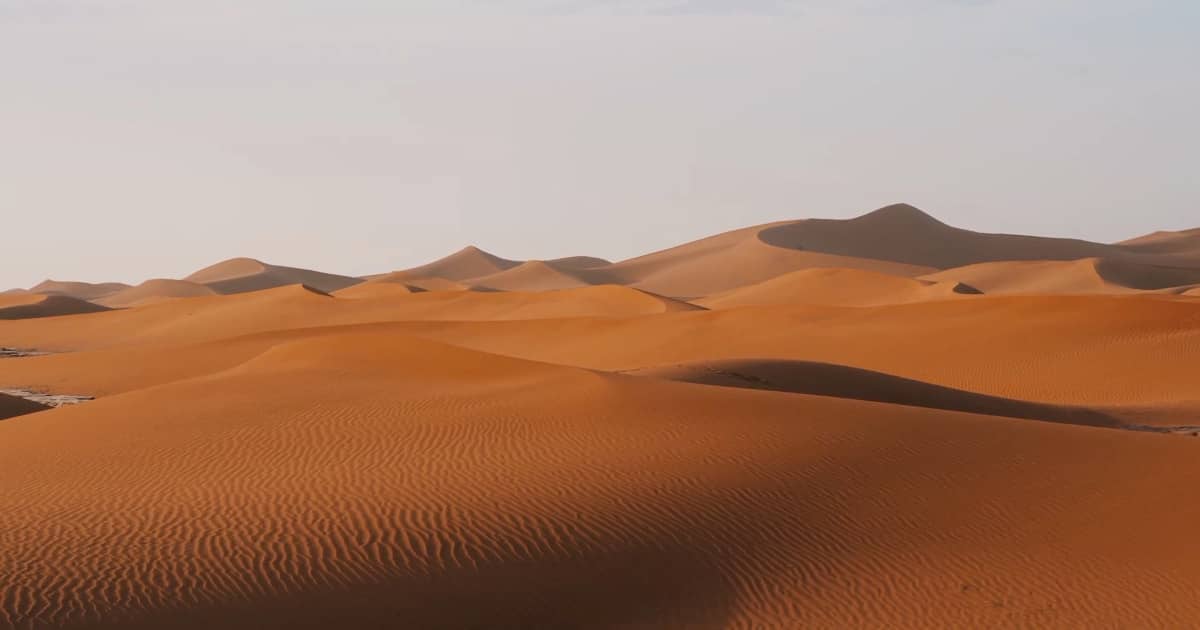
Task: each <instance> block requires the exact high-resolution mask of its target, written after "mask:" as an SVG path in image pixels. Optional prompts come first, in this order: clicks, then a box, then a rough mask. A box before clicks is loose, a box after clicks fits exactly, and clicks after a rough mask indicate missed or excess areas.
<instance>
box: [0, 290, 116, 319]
mask: <svg viewBox="0 0 1200 630" xmlns="http://www.w3.org/2000/svg"><path fill="white" fill-rule="evenodd" d="M107 310H109V309H108V308H107V307H104V306H100V305H99V304H93V303H92V302H85V301H84V300H80V299H77V298H73V297H68V296H65V295H39V294H32V295H18V296H16V297H15V299H14V298H11V297H10V298H9V299H0V319H8V320H11V319H37V318H41V317H62V316H65V315H79V314H83V313H98V312H101V311H107Z"/></svg>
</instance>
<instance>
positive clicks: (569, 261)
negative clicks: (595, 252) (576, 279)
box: [546, 256, 612, 269]
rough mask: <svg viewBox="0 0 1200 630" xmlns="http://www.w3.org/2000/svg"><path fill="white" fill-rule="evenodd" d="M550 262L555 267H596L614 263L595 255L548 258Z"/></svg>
mask: <svg viewBox="0 0 1200 630" xmlns="http://www.w3.org/2000/svg"><path fill="white" fill-rule="evenodd" d="M546 262H547V263H548V264H550V265H551V266H553V267H558V268H562V267H566V268H569V269H595V268H597V267H607V266H608V265H611V264H612V261H610V260H605V259H603V258H596V257H595V256H568V257H566V258H555V259H553V260H547V261H546Z"/></svg>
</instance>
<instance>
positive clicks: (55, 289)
mask: <svg viewBox="0 0 1200 630" xmlns="http://www.w3.org/2000/svg"><path fill="white" fill-rule="evenodd" d="M128 288H129V285H127V284H122V283H120V282H104V283H101V284H91V283H88V282H60V281H58V280H45V281H43V282H41V283H40V284H38V285H37V286H35V287H33V288H32V289H30V290H29V291H30V292H31V293H40V294H42V295H65V296H67V297H73V298H75V299H77V300H96V299H99V298H103V297H107V296H110V295H112V294H114V293H117V292H118V291H123V290H125V289H128Z"/></svg>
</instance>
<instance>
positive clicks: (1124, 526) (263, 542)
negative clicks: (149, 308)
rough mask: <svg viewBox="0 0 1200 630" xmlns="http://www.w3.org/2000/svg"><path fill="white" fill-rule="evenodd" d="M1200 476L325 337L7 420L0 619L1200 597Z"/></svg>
mask: <svg viewBox="0 0 1200 630" xmlns="http://www.w3.org/2000/svg"><path fill="white" fill-rule="evenodd" d="M283 389H286V390H287V391H289V392H290V395H288V396H278V395H275V393H276V392H278V391H281V390H283ZM213 391H220V392H222V396H220V397H214V396H211V395H210V394H211V392H213ZM547 391H553V392H554V396H552V397H548V396H546V392H547ZM180 400H188V401H191V404H189V405H186V406H182V407H181V406H179V404H178V401H180ZM749 408H752V409H754V410H755V413H753V414H745V413H744V410H745V409H749ZM50 450H53V451H55V452H57V453H59V456H58V457H54V458H45V457H42V456H40V455H39V453H44V452H47V451H50ZM1114 460H1116V461H1121V462H1123V463H1125V465H1127V466H1129V467H1131V468H1135V469H1136V470H1138V474H1137V475H1129V474H1126V470H1125V469H1123V468H1122V467H1118V466H1104V467H1095V466H1092V465H1091V464H1090V463H1091V462H1095V461H1114ZM1198 482H1200V467H1198V466H1197V465H1196V459H1195V457H1194V445H1193V444H1191V443H1189V442H1187V441H1184V440H1178V439H1172V438H1168V437H1164V436H1151V435H1140V434H1129V433H1125V432H1116V431H1107V430H1095V429H1088V428H1080V427H1067V426H1060V425H1053V424H1044V423H1029V422H1021V421H1018V422H1013V421H1010V420H1004V419H996V418H988V417H981V416H975V415H971V414H962V413H953V412H945V411H935V410H927V409H921V410H916V409H912V408H906V407H896V406H889V405H881V404H877V403H864V402H859V401H847V400H837V399H830V398H819V397H810V396H803V395H796V394H779V393H774V392H760V391H744V390H736V389H728V388H708V387H702V386H695V385H689V384H681V383H667V382H661V381H652V380H648V379H640V378H632V377H626V378H622V377H616V376H605V375H600V374H594V373H589V372H586V371H581V370H574V369H569V368H562V367H556V366H550V365H544V364H536V363H528V362H524V361H518V360H513V359H508V358H504V357H496V356H492V355H485V354H481V353H477V352H470V351H466V350H461V349H455V348H452V347H449V346H444V345H440V344H432V343H429V342H422V341H420V340H415V339H412V338H407V337H404V336H397V335H394V334H384V335H380V334H376V333H369V332H368V333H361V334H359V333H347V334H341V335H330V336H322V337H314V338H311V339H307V340H300V341H295V342H289V343H285V344H282V345H279V346H276V347H274V348H273V349H271V350H268V351H266V352H264V353H262V354H260V355H259V356H258V357H256V358H253V359H251V360H249V361H247V362H245V363H243V364H242V365H241V366H239V367H236V368H233V369H229V370H225V371H223V372H218V373H215V374H212V375H210V376H207V377H201V378H197V379H193V380H188V381H181V382H178V383H174V384H169V385H163V386H160V387H155V388H149V389H145V390H140V391H136V392H130V393H128V394H124V395H121V396H114V397H111V398H108V399H105V400H98V401H95V402H92V403H88V404H87V405H83V406H79V407H75V408H70V409H59V410H55V411H52V412H47V413H44V414H37V415H34V416H25V417H21V418H16V419H12V420H9V421H7V422H4V423H2V424H0V497H3V500H4V501H5V505H6V506H9V508H10V509H7V510H5V511H4V512H3V513H2V514H0V545H2V546H3V547H4V548H5V549H6V551H7V553H5V554H3V555H0V572H2V573H3V574H5V575H7V576H10V579H7V580H5V581H3V582H2V583H0V611H3V613H0V614H2V615H3V617H0V623H4V624H7V625H15V626H22V625H38V626H69V625H94V626H100V627H105V626H107V627H124V628H129V627H147V628H149V627H164V626H170V627H181V628H189V627H195V628H200V627H215V626H220V627H263V626H275V627H283V626H286V627H327V626H328V625H329V624H337V625H343V626H346V625H349V626H359V627H363V626H379V625H390V624H393V623H395V620H396V619H403V620H404V623H405V624H407V625H414V626H420V627H465V626H474V627H479V626H489V627H518V626H524V627H531V626H539V627H564V626H566V627H579V626H585V627H612V626H624V627H629V626H635V627H732V628H741V627H745V628H749V627H761V626H763V625H768V626H793V627H795V626H810V627H811V626H822V627H835V626H836V627H846V626H876V627H879V626H888V627H929V626H930V625H942V626H960V627H961V626H980V625H989V626H996V625H1030V624H1035V625H1057V626H1064V625H1066V626H1088V625H1092V626H1094V625H1126V624H1129V623H1139V624H1152V625H1186V624H1187V623H1188V621H1189V620H1191V619H1192V615H1193V607H1192V605H1191V603H1192V601H1194V599H1195V597H1196V596H1197V595H1198V594H1200V593H1198V591H1197V587H1196V586H1195V585H1196V584H1197V583H1200V582H1198V581H1197V579H1196V578H1197V577H1200V576H1197V568H1196V567H1197V566H1200V562H1197V561H1198V560H1200V551H1197V550H1196V548H1195V547H1194V546H1187V545H1184V546H1180V545H1178V544H1176V543H1177V542H1178V541H1181V540H1185V539H1187V537H1189V536H1190V535H1191V530H1192V526H1193V524H1194V522H1195V520H1196V519H1197V518H1200V508H1198V507H1196V506H1197V505H1200V502H1197V501H1193V500H1188V499H1189V498H1192V497H1193V495H1194V494H1195V492H1196V490H1195V488H1196V487H1198ZM61 514H71V515H72V516H71V518H70V519H62V518H61V517H60V515H61ZM1145 514H1156V515H1159V517H1158V518H1156V525H1155V530H1156V535H1155V536H1154V537H1153V538H1151V539H1146V538H1140V539H1139V538H1131V537H1129V536H1128V535H1126V532H1128V531H1130V530H1131V529H1134V528H1136V527H1137V525H1138V524H1139V523H1141V522H1143V521H1142V519H1143V518H1144V515H1145ZM194 577H198V578H199V579H194Z"/></svg>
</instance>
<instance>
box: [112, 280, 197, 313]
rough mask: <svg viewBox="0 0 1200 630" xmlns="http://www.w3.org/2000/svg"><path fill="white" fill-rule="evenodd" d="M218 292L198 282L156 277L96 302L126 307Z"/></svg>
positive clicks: (114, 306) (115, 306) (113, 306)
mask: <svg viewBox="0 0 1200 630" xmlns="http://www.w3.org/2000/svg"><path fill="white" fill-rule="evenodd" d="M216 294H217V292H216V291H214V290H213V289H211V288H209V287H208V286H206V285H203V284H200V283H197V282H190V281H187V280H167V279H155V280H147V281H145V282H143V283H141V284H139V285H137V286H136V287H130V288H128V289H124V290H121V291H118V292H116V293H114V294H112V295H110V296H107V297H104V298H101V299H98V300H96V301H95V302H96V303H97V304H101V305H104V306H108V307H112V308H125V307H130V306H137V305H139V304H148V303H152V302H156V301H160V300H167V299H171V298H182V297H202V296H206V295H216Z"/></svg>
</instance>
